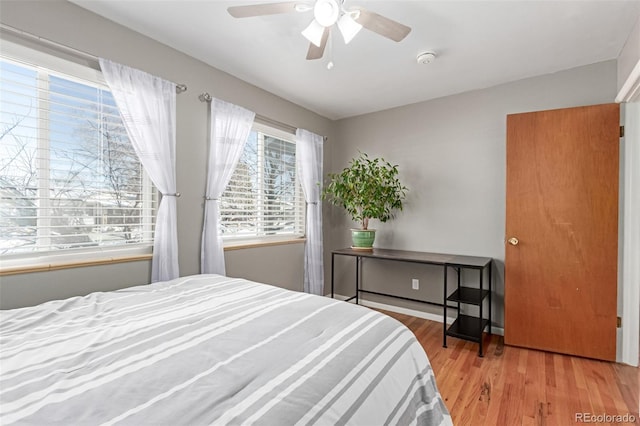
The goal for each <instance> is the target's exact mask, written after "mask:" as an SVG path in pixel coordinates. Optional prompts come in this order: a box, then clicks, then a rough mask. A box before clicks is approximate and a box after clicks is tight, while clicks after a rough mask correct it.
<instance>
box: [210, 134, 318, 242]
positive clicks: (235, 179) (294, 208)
mask: <svg viewBox="0 0 640 426" xmlns="http://www.w3.org/2000/svg"><path fill="white" fill-rule="evenodd" d="M305 207H306V206H305V201H304V195H303V193H302V188H301V186H300V182H299V181H298V175H297V173H296V147H295V143H294V142H292V141H288V140H283V139H282V138H279V137H275V136H271V135H269V134H266V133H264V132H262V131H252V132H251V134H250V135H249V139H248V141H247V143H246V145H245V148H244V151H243V153H242V156H241V158H240V160H239V162H238V165H237V166H236V169H235V171H234V173H233V175H232V177H231V180H230V181H229V184H228V185H227V188H226V190H225V192H224V193H223V194H222V198H221V200H220V214H221V227H222V235H223V237H226V238H243V237H244V238H255V237H258V238H261V237H269V236H303V235H304V227H305V225H304V224H305Z"/></svg>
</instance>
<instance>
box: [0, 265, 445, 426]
mask: <svg viewBox="0 0 640 426" xmlns="http://www.w3.org/2000/svg"><path fill="white" fill-rule="evenodd" d="M0 324H1V325H0V331H1V333H0V339H1V340H0V424H2V425H11V424H33V425H41V424H47V425H52V424H57V425H98V424H100V425H119V424H131V425H143V424H155V425H206V424H261V425H274V426H284V425H311V424H316V425H383V424H385V425H386V424H388V425H396V424H422V425H427V424H428V425H447V424H451V418H450V416H449V414H448V412H447V408H446V407H445V405H444V403H443V401H442V399H441V397H440V394H439V393H438V390H437V387H436V383H435V379H434V376H433V371H432V369H431V366H430V364H429V361H428V359H427V357H426V355H425V353H424V350H423V349H422V347H421V346H420V344H419V343H418V342H417V340H416V339H415V337H414V335H413V333H411V331H409V330H408V329H407V328H406V327H405V326H403V325H402V324H400V323H399V322H398V321H396V320H395V319H392V318H390V317H388V316H386V315H383V314H381V313H378V312H375V311H372V310H370V309H368V308H365V307H362V306H357V305H352V304H349V303H345V302H341V301H337V300H333V299H330V298H326V297H318V296H312V295H309V294H304V293H298V292H293V291H288V290H283V289H281V288H278V287H274V286H270V285H266V284H260V283H256V282H252V281H247V280H243V279H235V278H228V277H224V276H220V275H194V276H190V277H183V278H179V279H176V280H173V281H166V282H161V283H155V284H151V285H145V286H138V287H132V288H127V289H123V290H119V291H115V292H108V293H93V294H90V295H88V296H85V297H75V298H71V299H67V300H60V301H51V302H47V303H44V304H42V305H39V306H35V307H29V308H22V309H14V310H7V311H1V312H0Z"/></svg>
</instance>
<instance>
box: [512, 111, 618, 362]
mask: <svg viewBox="0 0 640 426" xmlns="http://www.w3.org/2000/svg"><path fill="white" fill-rule="evenodd" d="M619 126H620V112H619V106H618V105H617V104H605V105H595V106H586V107H578V108H567V109H559V110H553V111H540V112H531V113H525V114H513V115H509V116H507V213H506V239H507V240H508V239H510V238H517V239H518V241H517V244H516V245H513V243H516V241H515V240H511V243H509V242H508V241H507V243H506V249H505V302H504V303H505V336H504V340H505V343H506V344H509V345H515V346H523V347H527V348H534V349H542V350H547V351H551V352H559V353H566V354H571V355H578V356H584V357H589V358H597V359H604V360H615V358H616V313H617V296H616V293H617V270H618V268H617V267H618V180H619V175H618V160H619V157H618V155H619V154H618V150H619V135H620V131H619V128H620V127H619Z"/></svg>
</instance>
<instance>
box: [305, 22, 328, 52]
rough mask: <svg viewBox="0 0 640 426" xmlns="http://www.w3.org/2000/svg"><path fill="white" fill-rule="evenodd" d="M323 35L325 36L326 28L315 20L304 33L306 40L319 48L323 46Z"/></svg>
mask: <svg viewBox="0 0 640 426" xmlns="http://www.w3.org/2000/svg"><path fill="white" fill-rule="evenodd" d="M322 34H324V27H323V26H322V25H320V24H319V23H318V21H316V20H315V19H314V20H313V21H311V23H310V24H309V26H308V27H307V28H305V29H304V30H303V31H302V35H303V36H304V38H306V39H307V40H309V41H310V42H311V43H313V44H315V45H316V46H317V47H320V45H321V44H322Z"/></svg>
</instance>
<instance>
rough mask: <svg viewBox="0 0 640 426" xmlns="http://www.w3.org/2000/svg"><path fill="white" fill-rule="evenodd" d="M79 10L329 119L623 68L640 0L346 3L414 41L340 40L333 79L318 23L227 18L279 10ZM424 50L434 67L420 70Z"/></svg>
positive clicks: (116, 6)
mask: <svg viewBox="0 0 640 426" xmlns="http://www.w3.org/2000/svg"><path fill="white" fill-rule="evenodd" d="M71 1H72V2H73V3H75V4H77V5H79V6H81V7H83V8H86V9H88V10H90V11H93V12H95V13H97V14H99V15H102V16H104V17H106V18H108V19H111V20H113V21H115V22H118V23H120V24H122V25H124V26H126V27H129V28H131V29H133V30H135V31H138V32H140V33H142V34H145V35H147V36H149V37H151V38H153V39H155V40H157V41H160V42H162V43H164V44H166V45H169V46H171V47H173V48H175V49H177V50H180V51H182V52H184V53H186V54H188V55H190V56H193V57H195V58H198V59H199V60H201V61H203V62H206V63H208V64H210V65H211V66H213V67H216V68H218V69H221V70H223V71H226V72H228V73H230V74H233V75H235V76H237V77H238V78H240V79H242V80H245V81H247V82H249V83H251V84H254V85H256V86H258V87H261V88H263V89H265V90H267V91H269V92H272V93H275V94H277V95H279V96H281V97H283V98H285V99H288V100H290V101H292V102H294V103H296V104H298V105H301V106H303V107H306V108H308V109H310V110H312V111H315V112H317V113H318V114H320V115H323V116H325V117H328V118H331V119H339V118H344V117H350V116H355V115H360V114H364V113H368V112H373V111H379V110H383V109H388V108H392V107H395V106H399V105H406V104H411V103H415V102H420V101H425V100H428V99H433V98H438V97H442V96H447V95H451V94H454V93H460V92H465V91H469V90H474V89H479V88H484V87H490V86H494V85H497V84H500V83H504V82H508V81H514V80H519V79H522V78H526V77H531V76H536V75H541V74H548V73H553V72H556V71H559V70H564V69H569V68H573V67H576V66H581V65H587V64H592V63H596V62H600V61H605V60H609V59H615V58H617V56H618V54H619V53H620V51H621V49H622V47H623V46H624V43H625V41H626V39H627V36H628V35H629V33H630V32H631V29H632V28H633V25H634V23H635V21H636V19H638V16H640V0H632V1H612V0H608V1H588V0H574V1H566V0H565V1H558V0H556V1H517V0H510V1H452V0H449V1H416V0H414V1H400V0H395V1H388V0H387V1H383V0H346V1H345V6H346V7H347V8H348V7H349V6H362V7H364V8H366V9H369V10H371V11H373V12H376V13H379V14H382V15H385V16H387V17H389V18H392V19H394V20H396V21H399V22H401V23H403V24H405V25H408V26H410V27H412V29H413V30H412V31H411V33H410V34H409V35H408V36H407V38H406V39H404V40H403V41H402V42H400V43H395V42H393V41H391V40H388V39H386V38H383V37H381V36H380V35H378V34H375V33H372V32H370V31H367V30H364V29H363V30H362V31H361V32H360V33H359V34H358V35H357V36H356V38H355V39H354V40H353V41H352V42H351V43H350V44H349V45H345V44H344V41H343V40H342V38H341V37H340V35H339V33H338V32H337V31H334V34H333V37H332V45H333V49H332V50H333V51H332V59H333V62H334V63H335V66H334V68H333V69H331V70H328V69H327V68H326V64H327V61H328V57H329V51H328V50H329V49H327V52H325V56H324V58H323V59H321V60H316V61H307V60H305V57H306V53H307V48H308V45H309V43H308V42H307V41H306V39H304V37H303V36H302V35H301V34H300V32H301V31H302V30H303V29H304V28H305V27H306V26H307V25H308V24H309V22H310V21H311V19H312V17H313V12H305V13H298V12H293V13H290V14H283V15H271V16H265V17H257V18H244V19H235V18H232V17H231V16H230V15H229V14H228V13H227V11H226V9H227V7H228V6H230V5H245V4H254V3H271V2H275V1H277V0H269V1H263V0H257V1H254V0H246V1H217V0H209V1H207V0H197V1H185V0H157V1H152V0H128V1H122V0H71ZM304 1H305V0H301V2H304ZM427 50H434V51H435V52H437V53H438V58H437V59H436V61H435V62H433V63H431V64H427V65H418V64H417V63H416V56H417V55H418V54H419V53H421V52H424V51H427Z"/></svg>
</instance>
